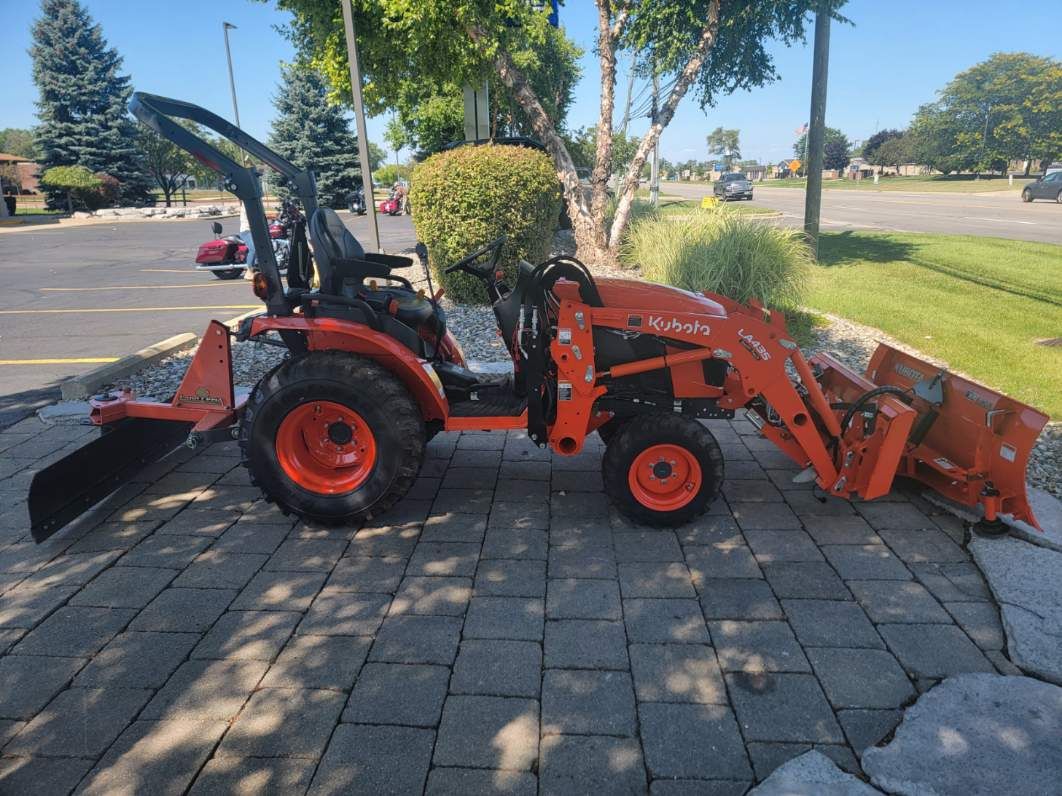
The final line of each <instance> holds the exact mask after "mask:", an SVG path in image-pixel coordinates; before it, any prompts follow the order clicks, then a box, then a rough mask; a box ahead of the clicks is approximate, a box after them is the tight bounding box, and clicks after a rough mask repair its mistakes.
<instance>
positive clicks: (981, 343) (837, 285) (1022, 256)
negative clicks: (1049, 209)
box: [807, 232, 1062, 420]
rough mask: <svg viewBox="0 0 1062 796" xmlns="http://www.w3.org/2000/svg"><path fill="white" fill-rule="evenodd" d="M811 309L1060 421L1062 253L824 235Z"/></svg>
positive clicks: (1010, 244) (977, 240) (1005, 244)
mask: <svg viewBox="0 0 1062 796" xmlns="http://www.w3.org/2000/svg"><path fill="white" fill-rule="evenodd" d="M819 260H820V264H819V265H818V266H816V267H815V268H814V269H813V274H812V279H811V284H810V290H809V296H808V299H807V304H808V306H809V307H811V308H812V309H814V310H818V311H821V312H829V313H833V314H836V315H841V316H844V317H846V318H851V319H852V320H854V321H857V322H859V323H865V324H867V325H868V326H874V327H877V328H879V329H881V330H883V331H885V332H887V333H888V334H890V335H892V336H893V337H895V338H897V339H898V340H901V341H903V342H904V343H907V344H908V345H911V346H913V347H915V348H918V349H920V350H922V351H925V352H926V353H927V354H931V355H933V356H935V357H938V358H940V359H942V360H945V361H946V362H948V363H949V364H950V365H951V366H952V367H954V368H955V369H957V370H961V371H964V372H965V373H968V374H970V375H971V376H973V377H974V378H975V379H977V380H979V381H981V382H983V383H984V384H986V385H988V386H990V387H992V388H994V389H998V390H1001V391H1003V392H1005V393H1007V394H1009V395H1011V396H1013V397H1015V398H1018V399H1019V400H1022V401H1025V402H1026V403H1028V404H1030V405H1032V406H1035V407H1037V408H1039V409H1042V410H1044V411H1045V412H1047V413H1049V414H1050V415H1051V417H1052V418H1054V419H1056V420H1057V419H1060V418H1062V347H1052V346H1043V345H1037V341H1038V340H1045V339H1054V338H1058V337H1059V336H1060V335H1062V246H1058V245H1053V244H1048V243H1028V242H1025V241H1016V240H1004V239H1001V238H982V237H967V236H956V235H928V234H926V235H923V234H894V233H876V232H839V233H825V234H823V235H822V236H821V238H820V242H819Z"/></svg>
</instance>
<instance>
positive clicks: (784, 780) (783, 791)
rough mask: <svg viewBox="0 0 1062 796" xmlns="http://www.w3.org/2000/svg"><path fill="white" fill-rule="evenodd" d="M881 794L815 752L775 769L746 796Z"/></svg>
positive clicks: (875, 795)
mask: <svg viewBox="0 0 1062 796" xmlns="http://www.w3.org/2000/svg"><path fill="white" fill-rule="evenodd" d="M880 793H881V791H879V790H877V789H875V788H872V787H870V786H869V785H867V784H866V783H865V782H863V781H862V780H860V779H857V778H856V777H854V776H853V775H851V774H848V773H846V772H844V771H842V770H841V769H839V768H838V767H837V766H836V764H835V763H834V762H833V761H832V760H830V758H828V757H826V755H824V754H823V753H822V752H817V751H815V750H814V749H813V750H811V751H810V752H805V753H804V754H802V755H800V757H794V758H793V759H792V760H790V761H789V762H788V763H785V764H784V765H781V766H779V767H778V768H776V769H775V770H774V773H773V774H771V776H769V777H767V779H765V780H764V781H763V782H761V783H760V784H759V785H758V786H757V787H755V788H753V789H752V790H750V791H749V792H748V794H747V796H878V794H880Z"/></svg>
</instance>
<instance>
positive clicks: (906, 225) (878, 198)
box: [660, 182, 1062, 243]
mask: <svg viewBox="0 0 1062 796" xmlns="http://www.w3.org/2000/svg"><path fill="white" fill-rule="evenodd" d="M660 191H661V193H663V194H666V195H668V194H669V195H675V196H683V197H688V198H691V199H699V198H700V197H702V196H709V195H711V192H712V189H711V186H707V185H683V184H681V183H672V182H668V183H664V184H663V185H661V188H660ZM753 202H754V203H755V204H758V205H762V206H764V207H769V208H771V209H773V210H779V211H781V213H782V214H783V216H784V219H785V221H786V223H791V224H793V225H795V226H800V225H802V224H803V223H804V191H803V190H802V189H799V188H757V187H755V186H754V187H753ZM822 229H823V230H824V231H827V232H830V231H838V230H845V229H868V230H885V231H891V232H937V233H943V234H947V235H985V236H989V237H994V238H1013V239H1014V240H1030V241H1040V242H1043V243H1062V207H1059V206H1058V205H1057V204H1056V203H1054V202H1033V203H1031V204H1024V203H1023V202H1022V201H1021V199H1020V198H1019V197H1018V194H1017V192H1014V193H1010V192H1008V191H998V192H996V193H983V194H969V193H965V194H964V193H936V194H933V193H902V192H899V191H857V190H833V191H829V190H827V191H823V193H822Z"/></svg>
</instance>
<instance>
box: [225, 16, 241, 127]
mask: <svg viewBox="0 0 1062 796" xmlns="http://www.w3.org/2000/svg"><path fill="white" fill-rule="evenodd" d="M221 28H222V30H224V31H225V57H226V58H228V59H229V91H231V92H232V113H233V115H234V116H235V117H236V126H237V127H239V126H240V109H239V107H238V106H237V105H236V81H235V80H234V79H233V77H232V50H231V49H229V28H232V29H233V30H235V29H236V26H235V25H233V24H232V23H231V22H222V23H221Z"/></svg>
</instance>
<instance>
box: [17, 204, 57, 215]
mask: <svg viewBox="0 0 1062 796" xmlns="http://www.w3.org/2000/svg"><path fill="white" fill-rule="evenodd" d="M65 213H66V211H65V210H49V209H48V208H46V207H45V206H44V205H36V206H30V207H22V206H16V207H15V215H16V216H59V215H63V214H65Z"/></svg>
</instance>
